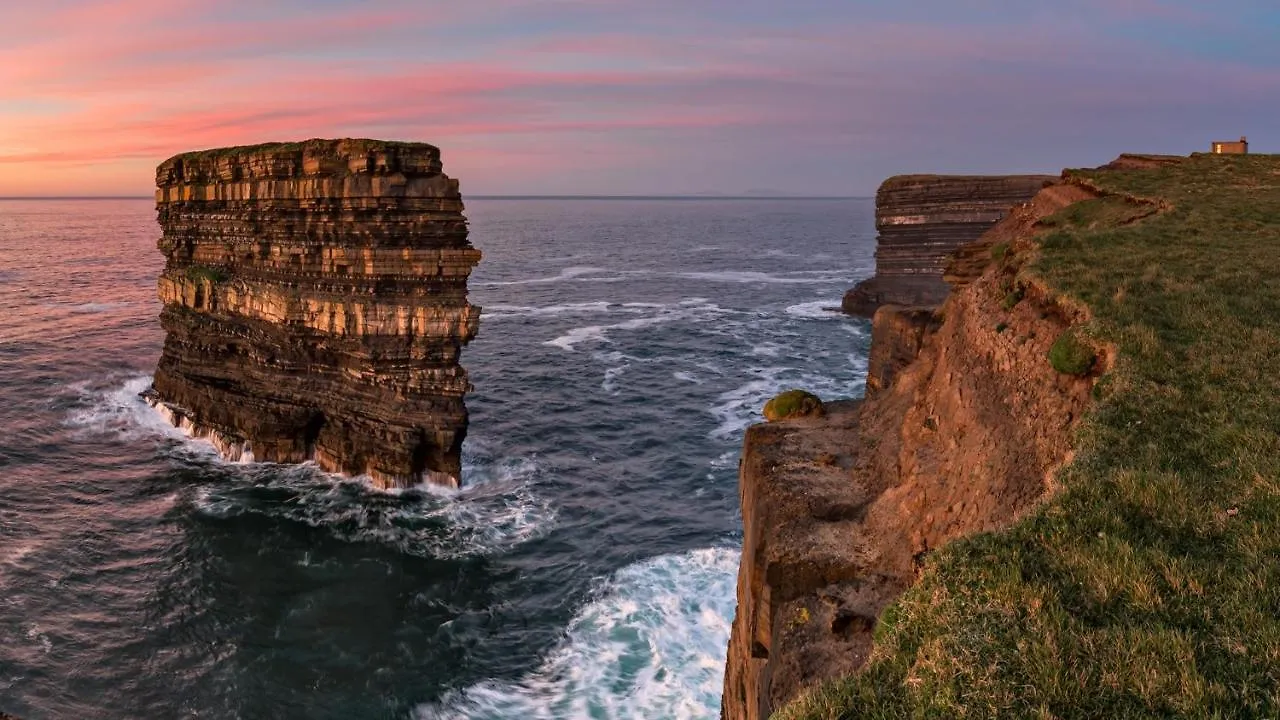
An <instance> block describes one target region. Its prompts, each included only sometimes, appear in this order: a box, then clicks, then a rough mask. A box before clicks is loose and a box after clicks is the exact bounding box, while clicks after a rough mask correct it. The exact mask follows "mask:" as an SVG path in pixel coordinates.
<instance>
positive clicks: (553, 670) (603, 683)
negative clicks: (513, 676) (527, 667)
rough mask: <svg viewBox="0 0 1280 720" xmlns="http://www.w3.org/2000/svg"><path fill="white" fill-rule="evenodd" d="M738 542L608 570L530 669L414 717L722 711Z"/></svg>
mask: <svg viewBox="0 0 1280 720" xmlns="http://www.w3.org/2000/svg"><path fill="white" fill-rule="evenodd" d="M738 557H739V553H738V551H737V550H734V549H729V548H704V549H701V550H693V551H690V552H686V553H681V554H675V555H662V556H659V557H655V558H651V559H649V560H645V561H643V562H639V563H636V564H634V565H629V566H627V567H624V568H622V569H621V570H619V571H618V572H617V573H615V574H614V576H613V577H612V578H610V580H609V581H608V582H607V583H606V584H605V586H604V588H603V591H602V592H601V593H600V595H599V597H598V598H597V599H596V600H595V601H593V602H590V603H588V604H587V605H586V606H584V607H583V608H582V609H581V610H580V611H579V612H578V614H577V615H576V616H575V617H574V618H573V620H572V621H571V622H570V623H569V627H568V629H567V630H566V635H565V640H564V642H563V643H562V644H561V646H560V647H559V648H558V649H556V650H555V651H554V652H553V653H552V654H551V655H550V656H548V657H547V659H546V660H545V661H544V662H543V663H542V666H541V667H540V668H539V669H538V670H536V671H534V672H533V673H532V674H530V675H529V676H527V677H525V678H523V679H521V680H519V681H517V682H514V683H504V682H499V681H487V682H482V683H479V684H477V685H473V686H471V687H469V688H466V689H463V690H457V691H453V692H451V693H449V694H447V695H446V696H445V697H444V698H442V699H441V701H440V702H438V703H432V704H429V705H423V706H420V707H418V708H417V709H416V710H415V712H414V717H415V718H416V720H444V719H445V718H448V719H449V720H456V719H458V718H470V719H473V720H509V719H510V718H527V719H529V720H578V719H580V718H581V719H583V720H585V719H587V718H637V719H650V718H652V719H653V720H694V719H695V718H697V719H702V718H707V719H710V718H716V717H719V707H720V695H721V687H722V683H723V681H724V662H725V652H726V649H727V647H728V643H729V628H730V625H731V622H732V618H733V612H734V604H735V600H736V595H735V586H736V581H737V571H738Z"/></svg>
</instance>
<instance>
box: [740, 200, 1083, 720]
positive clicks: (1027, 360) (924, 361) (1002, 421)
mask: <svg viewBox="0 0 1280 720" xmlns="http://www.w3.org/2000/svg"><path fill="white" fill-rule="evenodd" d="M1037 182H1039V180H1037ZM1089 196H1090V194H1089V192H1088V191H1087V190H1085V189H1083V188H1079V187H1072V186H1055V187H1050V188H1047V189H1045V190H1044V191H1043V192H1042V193H1040V194H1039V195H1037V197H1036V199H1035V201H1033V202H1032V203H1028V204H1026V205H1023V206H1020V207H1019V208H1018V209H1017V210H1016V211H1015V212H1013V213H1011V214H1010V215H1009V217H1007V218H1006V219H1005V220H1004V221H1003V222H1001V223H1000V224H999V225H997V226H996V227H994V228H993V229H992V230H991V232H990V233H989V234H988V235H987V236H986V237H984V238H983V240H982V241H980V243H978V244H977V245H975V246H974V248H971V249H969V252H968V253H967V255H966V257H967V261H966V262H960V263H953V265H952V272H951V275H952V281H953V282H954V283H955V286H956V287H955V290H954V292H953V293H952V294H951V295H950V297H949V298H948V299H947V301H946V303H945V304H944V305H942V306H941V308H932V307H920V306H916V307H903V306H893V305H888V306H884V307H881V308H880V309H879V311H877V312H876V314H875V318H874V321H873V343H872V350H871V361H870V364H869V378H868V383H867V386H868V393H867V398H866V399H865V400H864V401H861V402H855V401H844V402H838V403H831V404H829V408H828V413H827V415H826V416H825V417H823V418H820V419H806V420H796V421H786V422H779V423H770V424H767V425H756V426H754V427H752V428H750V429H749V430H748V432H747V436H746V439H745V445H744V449H743V462H742V465H741V475H740V492H741V500H742V513H743V530H744V540H743V554H742V564H741V567H740V571H739V576H738V611H737V615H736V617H735V619H734V625H733V630H732V638H731V641H730V645H729V654H728V666H727V669H726V675H725V690H724V700H723V708H722V716H723V717H724V718H726V719H727V720H764V719H765V718H768V717H769V715H770V714H771V713H772V712H773V711H774V710H776V709H778V708H779V707H781V706H782V704H784V703H785V702H786V701H788V700H789V699H791V698H793V697H795V696H796V694H798V693H799V692H800V691H801V690H802V689H803V688H805V687H808V686H810V685H812V684H815V683H817V682H820V681H822V680H825V679H828V678H832V677H837V676H842V675H847V674H849V673H851V672H852V671H854V670H856V669H857V668H858V667H860V666H861V665H862V664H863V663H864V662H865V661H866V659H867V657H868V654H869V653H870V651H871V632H872V630H873V628H874V627H875V624H876V622H877V619H878V618H879V615H880V612H881V611H882V610H883V609H884V608H885V607H886V605H887V604H888V603H889V602H891V601H892V600H893V599H894V598H895V597H896V596H897V595H899V594H900V593H901V592H902V591H903V590H904V589H905V588H906V587H908V586H910V585H911V584H912V582H913V580H914V577H915V573H916V568H917V564H918V559H919V558H920V557H921V556H922V555H923V554H924V553H926V552H928V551H929V550H932V549H935V548H938V547H940V546H941V545H943V544H945V543H946V542H948V541H949V540H951V539H954V538H956V537H959V536H962V535H967V534H971V533H974V532H981V531H987V530H994V529H997V528H1000V527H1004V526H1006V525H1008V524H1009V523H1011V522H1012V521H1013V520H1015V519H1016V518H1018V517H1019V516H1020V515H1021V514H1023V513H1024V512H1025V511H1026V510H1028V509H1029V508H1031V507H1032V506H1033V505H1035V504H1036V503H1037V502H1038V501H1039V500H1040V498H1041V497H1042V496H1044V495H1045V494H1046V493H1049V492H1052V490H1053V488H1052V477H1053V474H1054V472H1055V471H1056V469H1057V468H1058V467H1060V466H1061V465H1062V464H1063V463H1064V462H1065V461H1066V460H1067V459H1068V458H1069V455H1070V444H1069V440H1070V430H1071V428H1072V426H1073V424H1074V423H1075V421H1076V419H1077V418H1079V417H1080V414H1081V412H1082V410H1083V408H1084V407H1085V405H1086V403H1087V402H1088V398H1089V392H1090V388H1091V387H1092V380H1091V379H1090V378H1082V377H1076V376H1068V375H1062V374H1059V373H1058V372H1056V371H1055V370H1054V369H1053V368H1052V367H1051V365H1050V363H1049V362H1048V361H1047V360H1046V355H1047V353H1048V351H1049V348H1050V346H1051V345H1052V344H1053V343H1054V341H1055V340H1056V339H1057V338H1058V337H1059V336H1060V335H1061V334H1062V332H1063V331H1064V330H1065V328H1067V327H1068V326H1069V325H1070V324H1072V323H1073V322H1075V321H1078V320H1079V319H1080V318H1079V317H1076V316H1075V315H1074V314H1073V312H1072V311H1071V310H1069V309H1066V308H1062V307H1059V306H1058V305H1057V304H1055V302H1054V301H1052V300H1051V299H1049V297H1048V295H1047V293H1043V292H1041V291H1040V290H1039V289H1038V288H1036V287H1034V286H1030V287H1021V286H1019V285H1017V283H1018V280H1016V279H1015V278H1016V275H1015V273H1016V263H1015V261H1014V258H1015V257H1016V256H1017V255H1018V254H1019V253H1023V254H1025V253H1029V252H1033V251H1034V250H1033V249H1032V245H1031V241H1030V237H1031V235H1032V233H1034V228H1035V224H1036V221H1037V220H1038V219H1039V218H1041V217H1045V216H1047V215H1049V214H1052V213H1053V212H1055V211H1057V210H1059V209H1061V208H1063V207H1065V206H1066V205H1068V204H1070V203H1072V202H1075V201H1076V200H1079V199H1083V198H1086V197H1089ZM995 242H1001V243H1004V242H1008V243H1009V246H1008V247H1009V248H1010V249H1009V251H1008V255H1007V256H1005V257H1003V259H1002V260H1000V261H993V260H992V259H991V258H992V252H991V247H990V246H991V245H992V243H995ZM939 270H941V268H939ZM939 282H940V280H939Z"/></svg>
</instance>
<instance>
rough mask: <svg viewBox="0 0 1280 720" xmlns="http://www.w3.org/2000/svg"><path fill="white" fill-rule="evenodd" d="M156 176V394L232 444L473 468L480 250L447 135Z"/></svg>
mask: <svg viewBox="0 0 1280 720" xmlns="http://www.w3.org/2000/svg"><path fill="white" fill-rule="evenodd" d="M156 186H157V190H156V205H157V212H158V218H159V223H160V227H161V230H162V232H163V234H162V236H161V238H160V241H159V244H158V246H159V249H160V250H161V252H163V253H164V255H165V259H166V263H165V268H164V271H163V273H162V274H161V276H160V278H159V281H158V283H157V290H158V293H159V297H160V300H161V301H162V302H163V303H164V309H163V311H162V313H161V316H160V320H161V324H162V325H163V327H164V329H165V331H166V333H167V336H166V339H165V344H164V350H163V354H162V355H161V358H160V362H159V365H158V367H157V368H156V372H155V379H154V384H153V387H152V388H151V390H149V391H148V392H147V393H145V396H146V397H147V398H148V400H149V401H150V402H151V403H152V404H153V405H155V406H156V407H157V408H159V409H161V410H162V412H164V413H165V414H166V415H167V416H168V417H169V418H170V419H171V420H172V421H173V422H174V423H175V424H176V425H180V426H182V427H184V428H186V429H188V430H189V431H191V432H192V433H194V434H195V435H197V436H201V437H207V438H209V439H210V440H212V441H213V442H214V444H215V445H217V446H218V447H219V449H220V450H222V452H223V453H224V454H226V455H228V456H229V457H232V458H240V457H245V456H250V455H251V456H252V457H253V458H254V459H256V460H259V461H269V462H282V463H296V462H302V461H307V460H314V461H315V462H316V463H318V464H319V466H320V467H321V468H324V469H325V470H329V471H333V472H342V473H347V474H351V475H361V474H364V475H368V476H369V477H371V478H372V479H373V481H374V482H375V483H377V484H379V485H382V486H405V485H410V484H413V483H416V482H420V481H422V480H424V479H425V480H429V481H432V482H437V483H444V484H456V483H457V482H458V478H459V475H460V470H461V460H460V452H461V447H462V441H463V438H464V436H465V435H466V428H467V411H466V406H465V405H464V402H463V395H464V394H465V393H466V392H467V390H468V389H469V383H468V381H467V374H466V371H465V370H464V369H463V368H462V367H461V366H460V365H459V355H460V352H461V348H462V346H463V344H465V343H466V342H467V341H469V340H470V339H471V338H472V337H473V336H474V335H475V333H476V330H477V326H478V322H479V316H480V309H479V308H477V307H475V306H473V305H470V304H469V303H468V302H467V277H468V275H469V274H470V272H471V269H472V267H474V266H475V264H476V263H477V262H478V261H479V260H480V252H479V251H478V250H476V249H474V248H473V247H472V246H471V245H470V243H469V242H468V240H467V225H466V219H465V217H464V216H463V204H462V199H461V196H460V194H459V192H458V183H457V181H456V180H453V179H451V178H449V177H448V176H447V175H445V174H444V173H443V171H442V166H441V162H440V151H439V150H438V149H437V148H435V147H433V146H431V145H426V144H419V143H398V142H382V141H373V140H308V141H306V142H301V143H271V144H266V145H258V146H251V147H239V148H226V149H220V150H209V151H203V152H193V153H186V154H183V155H178V156H176V157H173V158H170V159H169V160H166V161H165V162H163V163H161V164H160V166H159V167H158V168H157V170H156Z"/></svg>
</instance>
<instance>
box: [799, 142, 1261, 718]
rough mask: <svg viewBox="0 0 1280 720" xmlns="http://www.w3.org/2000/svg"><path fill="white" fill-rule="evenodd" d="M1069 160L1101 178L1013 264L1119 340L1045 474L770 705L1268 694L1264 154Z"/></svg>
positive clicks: (968, 708) (1242, 713) (1188, 713)
mask: <svg viewBox="0 0 1280 720" xmlns="http://www.w3.org/2000/svg"><path fill="white" fill-rule="evenodd" d="M1153 164H1155V163H1153ZM1070 175H1071V176H1072V177H1073V178H1074V179H1075V180H1077V181H1079V182H1082V183H1084V184H1087V185H1090V186H1092V187H1094V188H1096V189H1098V190H1101V191H1103V192H1104V193H1106V195H1105V196H1104V197H1102V198H1099V199H1095V200H1089V201H1085V202H1084V203H1079V204H1077V205H1074V206H1071V207H1069V208H1067V209H1066V210H1064V211H1063V212H1061V213H1059V214H1058V215H1056V216H1053V217H1052V218H1050V219H1049V221H1048V222H1047V223H1045V225H1046V226H1047V227H1046V228H1045V229H1044V231H1043V232H1042V234H1041V235H1040V236H1039V245H1040V249H1039V252H1038V253H1037V257H1035V258H1034V259H1031V260H1030V261H1029V262H1028V263H1027V264H1026V265H1025V266H1024V267H1023V269H1022V273H1023V274H1024V275H1026V276H1030V277H1034V278H1036V279H1037V281H1039V282H1043V283H1044V284H1046V285H1047V286H1048V287H1050V288H1052V290H1053V291H1054V292H1056V293H1058V294H1060V296H1062V297H1063V299H1064V301H1065V302H1066V303H1068V304H1070V305H1073V306H1078V307H1083V308H1087V313H1088V315H1089V317H1090V318H1091V319H1090V320H1089V322H1088V323H1087V324H1086V325H1085V326H1084V327H1083V328H1082V331H1083V333H1084V334H1085V336H1087V337H1090V338H1092V339H1093V340H1094V341H1096V342H1099V343H1109V344H1110V345H1112V346H1113V347H1114V348H1115V349H1116V351H1117V353H1116V358H1115V363H1114V366H1113V368H1112V370H1111V372H1110V373H1109V374H1108V375H1107V376H1105V377H1104V378H1102V379H1101V380H1100V381H1099V383H1098V386H1097V387H1096V389H1095V397H1096V403H1095V406H1094V409H1093V410H1092V412H1091V413H1090V414H1089V416H1087V417H1086V418H1085V419H1084V421H1083V422H1082V426H1081V427H1082V430H1081V433H1080V436H1079V439H1078V443H1077V447H1078V453H1077V455H1076V459H1075V461H1074V462H1073V463H1072V464H1071V465H1070V466H1068V467H1067V468H1066V469H1065V470H1064V471H1063V473H1062V475H1061V476H1060V478H1059V479H1060V481H1061V490H1060V491H1059V493H1058V494H1057V495H1055V496H1054V497H1053V499H1052V500H1050V501H1049V502H1048V503H1046V504H1045V505H1044V506H1043V507H1042V509H1041V510H1040V511H1038V512H1036V513H1035V514H1034V515H1032V516H1031V517H1028V518H1026V519H1025V520H1023V521H1022V522H1020V523H1018V524H1017V525H1015V526H1014V527H1012V528H1010V529H1008V530H1006V531H1003V532H999V533H995V534H986V535H980V536H976V537H972V538H968V539H965V540H962V541H958V542H955V543H952V544H951V545H949V546H947V547H945V548H943V549H942V550H939V551H936V552H934V553H932V554H931V555H930V556H929V557H928V559H927V560H926V562H925V567H924V569H923V572H922V575H921V577H920V580H919V582H918V583H917V584H916V585H915V586H914V587H913V588H912V589H911V590H910V591H908V592H907V593H906V594H905V595H904V596H903V597H902V598H901V599H900V600H899V601H898V602H897V603H896V604H895V605H893V606H891V607H890V608H889V610H888V611H887V612H886V613H885V614H884V616H883V617H882V618H881V620H880V623H879V626H878V628H877V631H876V650H875V651H874V654H873V656H872V659H871V661H870V662H869V663H868V665H867V666H866V668H865V669H864V671H863V672H862V673H860V674H859V675H856V676H853V677H850V678H845V679H843V680H839V681H836V682H834V683H831V684H829V685H827V686H825V687H823V688H821V689H820V690H818V691H816V692H813V693H811V694H809V695H807V696H805V697H803V698H801V699H800V700H798V701H796V702H794V703H792V704H791V705H790V706H789V707H787V708H785V709H784V710H782V711H781V712H779V713H777V714H776V715H775V717H780V718H783V720H810V719H817V718H823V719H829V718H986V717H1009V718H1063V719H1065V718H1099V717H1106V718H1147V717H1204V718H1244V717H1280V156H1210V155H1204V156H1194V157H1192V158H1190V159H1186V160H1184V161H1182V162H1179V163H1176V164H1160V165H1159V166H1157V167H1154V168H1150V169H1132V170H1108V171H1092V170H1081V171H1072V172H1071V173H1070ZM1126 198H1128V199H1126ZM1132 198H1143V199H1147V200H1151V201H1154V202H1156V203H1157V204H1158V207H1160V208H1161V211H1160V212H1158V213H1155V214H1149V213H1147V212H1135V210H1134V209H1135V205H1134V204H1133V202H1132ZM1152 207H1154V206H1152ZM1046 362H1048V360H1047V359H1046Z"/></svg>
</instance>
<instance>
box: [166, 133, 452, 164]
mask: <svg viewBox="0 0 1280 720" xmlns="http://www.w3.org/2000/svg"><path fill="white" fill-rule="evenodd" d="M387 150H413V151H417V152H427V153H431V154H438V153H439V152H440V148H438V147H436V146H435V145H432V144H431V143H424V142H407V141H403V140H373V139H370V138H332V139H329V138H311V139H310V140H298V141H294V142H264V143H257V144H256V145H235V146H232V147H222V148H208V149H206V150H189V151H187V152H184V153H178V154H177V155H174V156H173V157H171V158H169V159H168V160H165V161H164V162H163V163H161V165H168V164H170V163H172V162H174V161H176V160H198V161H208V160H220V159H223V158H236V157H242V156H245V155H297V154H299V153H306V154H313V153H314V154H317V155H351V154H357V155H362V154H366V153H370V152H379V151H387Z"/></svg>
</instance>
